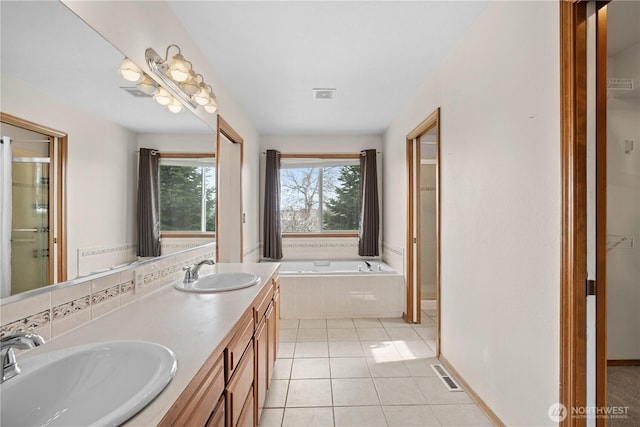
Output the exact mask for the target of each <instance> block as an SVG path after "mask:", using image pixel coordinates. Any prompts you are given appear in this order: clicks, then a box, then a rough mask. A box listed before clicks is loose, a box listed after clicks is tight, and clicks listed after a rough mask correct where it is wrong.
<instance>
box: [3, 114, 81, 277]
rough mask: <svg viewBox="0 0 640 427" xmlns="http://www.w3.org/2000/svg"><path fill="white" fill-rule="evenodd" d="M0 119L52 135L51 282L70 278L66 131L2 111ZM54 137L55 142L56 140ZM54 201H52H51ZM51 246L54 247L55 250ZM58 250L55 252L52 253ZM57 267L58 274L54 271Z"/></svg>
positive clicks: (50, 153)
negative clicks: (68, 262) (53, 254)
mask: <svg viewBox="0 0 640 427" xmlns="http://www.w3.org/2000/svg"><path fill="white" fill-rule="evenodd" d="M0 122H2V123H6V124H8V125H12V126H15V127H19V128H22V129H26V130H29V131H32V132H37V133H40V134H42V135H45V136H48V137H49V144H50V147H51V149H50V152H49V157H50V158H51V162H50V168H49V176H50V177H53V178H54V184H53V185H49V205H50V208H51V205H53V206H54V208H53V209H50V211H49V251H50V255H49V282H50V283H49V285H51V284H54V283H60V282H65V281H66V280H67V197H66V187H67V182H66V180H67V142H68V141H67V140H68V136H67V134H66V133H64V132H61V131H58V130H55V129H52V128H49V127H46V126H43V125H40V124H38V123H34V122H31V121H29V120H25V119H22V118H20V117H16V116H13V115H11V114H7V113H3V112H0ZM54 140H55V143H54ZM52 201H53V203H52ZM52 248H53V249H54V250H52ZM54 252H55V256H51V254H52V253H54ZM54 271H55V272H57V274H55V275H54Z"/></svg>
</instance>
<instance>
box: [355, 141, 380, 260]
mask: <svg viewBox="0 0 640 427" xmlns="http://www.w3.org/2000/svg"><path fill="white" fill-rule="evenodd" d="M379 206H380V205H379V203H378V167H377V161H376V150H365V151H361V152H360V230H359V231H358V255H360V256H378V255H380V253H379V249H378V246H379V245H378V239H379V236H380V209H379Z"/></svg>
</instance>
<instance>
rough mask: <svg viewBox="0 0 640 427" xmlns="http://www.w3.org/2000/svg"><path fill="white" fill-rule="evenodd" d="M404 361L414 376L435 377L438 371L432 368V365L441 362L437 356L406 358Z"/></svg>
mask: <svg viewBox="0 0 640 427" xmlns="http://www.w3.org/2000/svg"><path fill="white" fill-rule="evenodd" d="M404 363H405V365H407V368H408V369H409V372H411V375H413V376H414V377H435V376H436V373H435V372H434V370H433V369H432V368H431V365H432V364H434V363H440V361H439V360H438V359H436V358H435V357H425V358H418V359H411V360H405V361H404Z"/></svg>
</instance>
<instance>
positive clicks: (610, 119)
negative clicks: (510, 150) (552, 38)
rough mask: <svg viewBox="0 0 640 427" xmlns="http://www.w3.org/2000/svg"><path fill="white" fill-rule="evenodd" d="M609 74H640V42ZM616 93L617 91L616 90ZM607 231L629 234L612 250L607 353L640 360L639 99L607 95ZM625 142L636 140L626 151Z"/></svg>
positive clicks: (612, 61)
mask: <svg viewBox="0 0 640 427" xmlns="http://www.w3.org/2000/svg"><path fill="white" fill-rule="evenodd" d="M608 67H609V68H608V74H609V77H630V78H635V79H636V81H637V79H638V77H639V76H640V44H638V43H636V44H635V45H633V46H630V47H629V48H627V49H625V50H623V51H622V52H620V53H618V54H617V55H616V56H614V57H613V58H610V59H609V63H608ZM612 93H614V92H613V91H612ZM607 101H608V105H607V107H608V111H607V113H608V114H607V233H608V234H610V235H618V236H629V237H631V238H633V239H634V247H633V248H629V247H628V246H629V245H628V244H627V243H624V244H621V245H619V246H618V247H616V248H614V249H611V250H610V251H608V252H607V304H608V310H607V317H608V318H607V353H608V354H607V356H608V358H609V359H640V98H639V97H637V95H636V98H625V97H618V96H616V95H615V94H614V95H611V96H609V97H608V99H607ZM625 140H632V141H634V149H633V151H632V152H631V153H629V154H626V153H625Z"/></svg>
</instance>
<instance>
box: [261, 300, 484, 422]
mask: <svg viewBox="0 0 640 427" xmlns="http://www.w3.org/2000/svg"><path fill="white" fill-rule="evenodd" d="M434 316H435V309H433V308H426V309H424V310H423V316H422V317H423V319H422V320H423V323H422V325H409V324H407V323H404V321H403V320H402V319H301V320H288V319H283V320H281V322H280V328H281V330H280V353H279V359H278V360H277V362H276V365H275V370H274V373H273V378H272V380H271V388H270V390H269V392H268V393H267V398H266V402H265V409H264V411H263V413H262V416H261V419H260V427H272V426H278V427H281V426H293V427H303V426H320V427H330V426H336V427H342V426H354V427H356V426H357V427H377V426H385V427H389V426H391V427H393V426H399V427H409V426H490V425H492V424H491V422H490V421H489V420H488V418H486V416H485V415H484V414H483V413H482V411H481V410H480V409H479V408H478V406H477V405H476V404H475V403H474V402H473V401H472V400H471V398H470V397H469V396H468V395H467V393H465V392H450V391H448V390H447V389H446V387H445V386H444V385H443V384H442V382H441V381H440V379H439V378H438V377H437V376H436V375H435V373H434V372H433V370H432V369H431V367H430V364H431V363H437V362H438V361H437V359H436V358H435V357H434V356H435V352H434V350H435V317H434Z"/></svg>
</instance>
